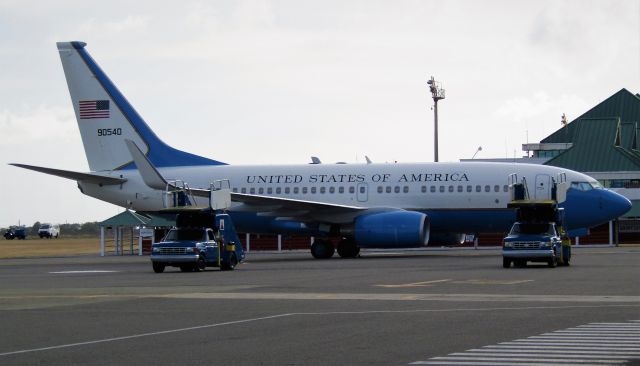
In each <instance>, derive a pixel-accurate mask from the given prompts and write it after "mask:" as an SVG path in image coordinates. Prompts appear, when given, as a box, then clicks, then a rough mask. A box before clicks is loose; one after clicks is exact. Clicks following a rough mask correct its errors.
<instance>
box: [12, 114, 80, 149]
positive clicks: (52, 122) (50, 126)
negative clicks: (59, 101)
mask: <svg viewBox="0 0 640 366" xmlns="http://www.w3.org/2000/svg"><path fill="white" fill-rule="evenodd" d="M0 130H1V131H3V144H4V145H12V144H13V145H17V144H20V145H24V144H30V143H38V142H40V141H43V140H57V141H60V140H69V139H70V138H75V137H76V136H77V135H78V134H77V125H76V118H75V115H74V112H73V109H72V108H69V107H61V106H49V105H44V104H41V105H36V106H30V105H23V106H22V107H21V108H20V110H19V111H12V110H8V109H4V110H1V111H0Z"/></svg>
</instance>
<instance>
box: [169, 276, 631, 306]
mask: <svg viewBox="0 0 640 366" xmlns="http://www.w3.org/2000/svg"><path fill="white" fill-rule="evenodd" d="M440 281H444V280H440ZM158 297H166V298H182V299H230V300H329V299H330V300H371V301H376V300H379V301H452V302H487V301H496V302H503V301H508V302H577V303H587V302H590V303H637V304H638V305H640V296H597V295H586V296H581V295H516V294H513V295H503V294H406V293H405V294H400V293H330V294H328V293H315V292H300V293H287V292H201V293H198V292H193V293H179V294H166V295H158Z"/></svg>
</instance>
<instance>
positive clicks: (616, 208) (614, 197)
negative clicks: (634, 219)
mask: <svg viewBox="0 0 640 366" xmlns="http://www.w3.org/2000/svg"><path fill="white" fill-rule="evenodd" d="M606 192H607V195H606V198H605V200H604V201H605V202H604V207H603V209H604V210H605V211H608V212H609V213H610V214H611V216H612V217H611V218H612V219H614V218H618V217H620V216H622V215H624V214H626V213H627V212H629V210H631V206H632V204H631V201H629V199H628V198H627V197H625V196H623V195H621V194H618V193H616V192H613V191H606Z"/></svg>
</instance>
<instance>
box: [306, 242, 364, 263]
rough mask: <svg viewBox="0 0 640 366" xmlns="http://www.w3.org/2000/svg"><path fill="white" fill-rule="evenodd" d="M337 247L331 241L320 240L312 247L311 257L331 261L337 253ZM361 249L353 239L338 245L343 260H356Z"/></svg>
mask: <svg viewBox="0 0 640 366" xmlns="http://www.w3.org/2000/svg"><path fill="white" fill-rule="evenodd" d="M335 250H336V249H335V247H334V246H333V244H332V243H331V241H329V240H324V239H318V240H316V241H314V242H313V245H311V255H313V257H314V258H316V259H329V258H331V257H333V253H335ZM359 253H360V248H359V247H358V246H357V245H356V242H355V241H354V240H353V239H348V238H343V239H342V240H340V242H339V243H338V255H340V257H342V258H355V257H357V256H358V254H359Z"/></svg>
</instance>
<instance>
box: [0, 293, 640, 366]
mask: <svg viewBox="0 0 640 366" xmlns="http://www.w3.org/2000/svg"><path fill="white" fill-rule="evenodd" d="M634 306H635V305H579V306H526V307H497V308H459V309H413V310H370V311H329V312H300V313H284V314H276V315H266V316H263V317H257V318H249V319H240V320H234V321H229V322H223V323H213V324H205V325H198V326H194V327H185V328H178V329H169V330H162V331H157V332H147V333H140V334H133V335H127V336H121V337H112V338H104V339H96V340H91V341H84V342H76V343H68V344H61V345H55V346H48V347H40V348H31V349H22V350H17V351H9V352H3V353H0V357H4V356H12V355H19V354H26V353H34V352H43V351H51V350H56V349H63V348H72V347H81V346H89V345H94V344H100V343H108V342H117V341H124V340H130V339H135V338H143V337H152V336H159V335H164V334H172V333H180V332H189V331H194V330H201V329H208V328H216V327H221V326H225V325H236V324H245V323H251V322H258V321H264V320H271V319H282V318H288V317H294V316H326V315H371V314H416V313H446V312H462V311H465V312H469V311H470V312H481V311H509V310H516V311H522V310H559V309H569V310H572V309H576V308H612V307H634ZM565 349H566V348H565ZM418 362H425V361H418ZM472 364H475V365H480V364H481V363H472ZM506 365H511V364H506ZM544 366H549V365H548V364H544ZM583 366H584V365H583Z"/></svg>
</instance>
